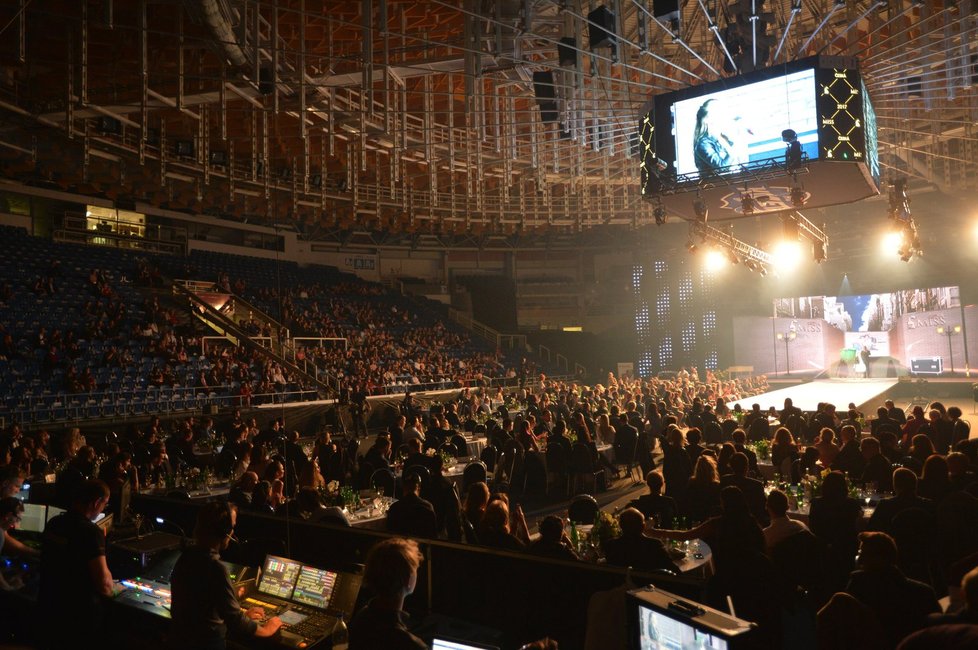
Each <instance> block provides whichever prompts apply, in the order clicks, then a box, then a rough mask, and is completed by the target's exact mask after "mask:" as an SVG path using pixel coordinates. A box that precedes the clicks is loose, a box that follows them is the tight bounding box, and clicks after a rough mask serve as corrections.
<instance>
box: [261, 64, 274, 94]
mask: <svg viewBox="0 0 978 650" xmlns="http://www.w3.org/2000/svg"><path fill="white" fill-rule="evenodd" d="M258 92H259V93H261V94H262V95H271V94H272V93H273V92H275V70H274V68H272V66H270V65H263V66H261V67H260V68H258Z"/></svg>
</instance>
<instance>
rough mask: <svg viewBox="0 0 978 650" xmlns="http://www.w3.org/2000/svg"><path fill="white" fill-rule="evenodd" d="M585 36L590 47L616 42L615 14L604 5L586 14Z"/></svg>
mask: <svg viewBox="0 0 978 650" xmlns="http://www.w3.org/2000/svg"><path fill="white" fill-rule="evenodd" d="M587 22H588V25H587V36H588V41H589V42H590V44H591V49H594V48H596V47H601V46H603V45H614V44H615V43H616V42H617V31H616V30H615V14H613V13H612V12H611V10H610V9H608V8H607V7H605V6H604V5H601V6H599V7H598V8H597V9H595V10H594V11H592V12H591V13H589V14H588V15H587Z"/></svg>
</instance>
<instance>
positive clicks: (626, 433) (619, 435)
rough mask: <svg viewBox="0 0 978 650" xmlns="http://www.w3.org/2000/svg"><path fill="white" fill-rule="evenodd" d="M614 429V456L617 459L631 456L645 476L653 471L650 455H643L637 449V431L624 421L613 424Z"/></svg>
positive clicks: (638, 440) (638, 437)
mask: <svg viewBox="0 0 978 650" xmlns="http://www.w3.org/2000/svg"><path fill="white" fill-rule="evenodd" d="M614 427H615V456H616V457H617V458H632V456H633V454H637V456H636V457H635V460H636V462H638V463H639V465H640V466H641V467H642V472H643V473H645V474H647V473H649V472H651V471H652V470H653V469H655V463H654V462H653V461H652V456H651V454H643V453H642V452H641V450H639V449H638V447H639V446H640V445H639V442H640V436H639V431H638V429H636V428H635V427H633V426H632V425H631V424H629V423H628V421H627V420H626V419H622V421H620V422H618V423H617V424H614Z"/></svg>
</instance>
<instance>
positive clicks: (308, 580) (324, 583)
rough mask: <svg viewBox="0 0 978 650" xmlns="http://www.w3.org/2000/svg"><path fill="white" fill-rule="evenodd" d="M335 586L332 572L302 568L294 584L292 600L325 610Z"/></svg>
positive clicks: (334, 576)
mask: <svg viewBox="0 0 978 650" xmlns="http://www.w3.org/2000/svg"><path fill="white" fill-rule="evenodd" d="M335 586H336V574H335V573H333V572H332V571H326V570H325V569H317V568H316V567H311V566H303V567H302V568H301V569H300V570H299V579H298V581H297V582H296V583H295V591H294V592H293V593H292V600H294V601H295V602H297V603H301V604H303V605H310V606H312V607H317V608H319V609H326V608H327V607H328V606H329V601H330V598H332V596H333V587H335Z"/></svg>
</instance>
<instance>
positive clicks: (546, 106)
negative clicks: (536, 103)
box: [540, 100, 557, 124]
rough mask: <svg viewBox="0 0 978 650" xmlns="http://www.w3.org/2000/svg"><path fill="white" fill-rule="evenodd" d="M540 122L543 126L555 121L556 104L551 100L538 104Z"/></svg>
mask: <svg viewBox="0 0 978 650" xmlns="http://www.w3.org/2000/svg"><path fill="white" fill-rule="evenodd" d="M540 120H541V121H542V122H543V123H544V124H549V123H552V122H556V121H557V102H555V101H552V100H550V101H545V102H540Z"/></svg>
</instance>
